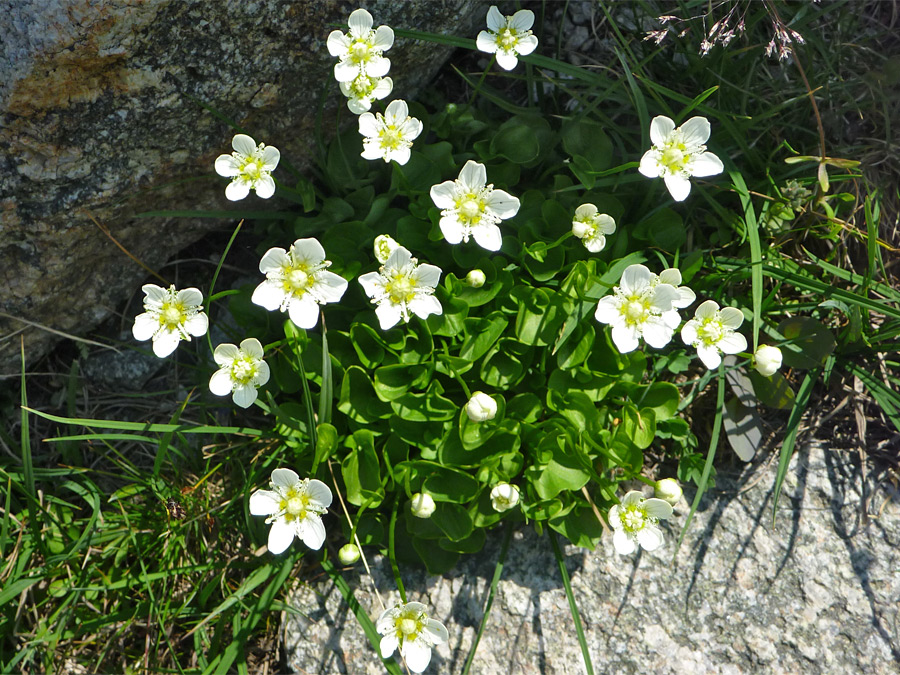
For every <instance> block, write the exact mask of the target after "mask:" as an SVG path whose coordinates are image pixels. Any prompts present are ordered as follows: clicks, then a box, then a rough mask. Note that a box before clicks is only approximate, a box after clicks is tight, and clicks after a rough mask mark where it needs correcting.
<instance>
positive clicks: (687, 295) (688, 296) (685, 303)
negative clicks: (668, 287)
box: [672, 286, 697, 309]
mask: <svg viewBox="0 0 900 675" xmlns="http://www.w3.org/2000/svg"><path fill="white" fill-rule="evenodd" d="M677 290H678V300H676V301H675V302H673V303H672V306H673V307H677V308H679V309H684V308H685V307H689V306H690V305H692V304H694V300H696V299H697V295H696V294H695V293H694V291H692V290H691V289H690V288H688V287H687V286H679V287H678V289H677Z"/></svg>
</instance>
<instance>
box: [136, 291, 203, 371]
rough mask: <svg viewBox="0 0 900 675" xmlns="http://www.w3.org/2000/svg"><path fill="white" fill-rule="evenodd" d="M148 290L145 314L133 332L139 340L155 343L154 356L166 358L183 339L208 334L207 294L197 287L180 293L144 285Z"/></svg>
mask: <svg viewBox="0 0 900 675" xmlns="http://www.w3.org/2000/svg"><path fill="white" fill-rule="evenodd" d="M141 290H142V291H144V295H145V296H146V297H145V298H144V313H143V314H139V315H138V316H137V317H135V319H134V326H133V327H132V329H131V332H132V334H133V335H134V337H135V339H136V340H141V341H143V340H150V339H151V338H152V340H153V353H154V354H156V355H157V356H158V357H159V358H163V357H166V356H168V355H169V354H171V353H172V352H174V351H175V348H176V347H177V346H178V343H179V342H181V341H182V340H187V341H188V342H190V341H191V335H193V336H194V337H200V336H201V335H206V329H207V328H208V327H209V319H208V318H207V316H206V314H204V313H203V311H202V310H203V307H202V303H203V294H202V293H201V292H200V291H199V290H197V289H196V288H185V289H184V290H181V291H176V290H175V287H174V286H169V288H168V289H165V288H160V287H159V286H156V285H154V284H145V285H144V286H141Z"/></svg>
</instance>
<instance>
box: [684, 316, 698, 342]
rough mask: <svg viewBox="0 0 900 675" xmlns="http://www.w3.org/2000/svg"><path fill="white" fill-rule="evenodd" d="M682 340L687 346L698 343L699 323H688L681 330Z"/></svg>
mask: <svg viewBox="0 0 900 675" xmlns="http://www.w3.org/2000/svg"><path fill="white" fill-rule="evenodd" d="M681 339H682V341H684V344H686V345H692V344H694V343H695V342H696V341H697V322H696V321H693V320H692V321H688V322H687V323H686V324H684V327H683V328H682V329H681Z"/></svg>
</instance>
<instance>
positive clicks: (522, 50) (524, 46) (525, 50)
mask: <svg viewBox="0 0 900 675" xmlns="http://www.w3.org/2000/svg"><path fill="white" fill-rule="evenodd" d="M537 46H538V39H537V36H536V35H526V36H525V37H521V38H519V39H518V40H517V41H516V51H517V52H519V55H520V56H528V55H529V54H531V52H533V51H534V50H535V49H537Z"/></svg>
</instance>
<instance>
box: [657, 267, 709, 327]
mask: <svg viewBox="0 0 900 675" xmlns="http://www.w3.org/2000/svg"><path fill="white" fill-rule="evenodd" d="M650 283H651V285H653V286H655V285H656V284H669V285H670V286H672V287H673V288H674V289H675V290H676V291H678V298H677V299H675V300H673V301H672V307H674V308H675V309H684V308H685V307H689V306H690V305H691V304H693V302H694V300H696V299H697V295H696V294H695V293H694V291H692V290H691V289H690V288H688V287H687V286H682V285H681V271H680V270H679V269H678V268H676V267H670V268H668V269H665V270H663V271H662V272H660V273H659V274H655V275H654V278H653V280H652V281H651V282H650ZM664 316H665V318H667V319H670V320H671V321H672V322H674V323H673V324H672V328H673V329H674V328H678V324H680V323H681V317H680V316H678V313H677V312H675V314H674V316H673V315H671V314H669V315H664Z"/></svg>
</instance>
